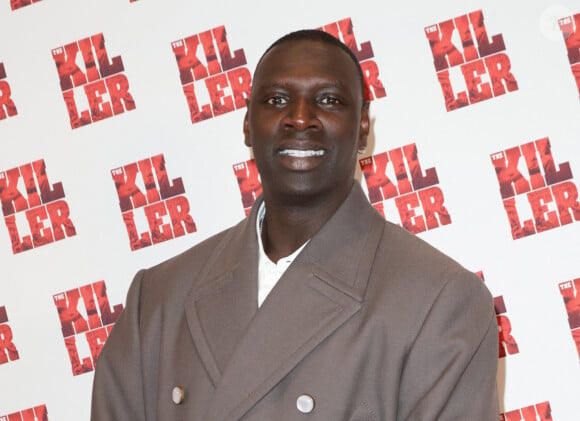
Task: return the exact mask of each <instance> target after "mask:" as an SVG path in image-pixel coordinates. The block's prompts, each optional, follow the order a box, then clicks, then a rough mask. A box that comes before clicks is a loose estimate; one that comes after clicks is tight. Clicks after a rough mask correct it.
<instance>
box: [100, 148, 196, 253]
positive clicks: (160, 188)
mask: <svg viewBox="0 0 580 421" xmlns="http://www.w3.org/2000/svg"><path fill="white" fill-rule="evenodd" d="M111 175H112V176H113V180H114V182H115V187H116V188H117V195H118V196H119V206H120V207H121V212H122V213H123V221H124V222H125V227H126V228H127V234H128V235H129V241H130V245H131V250H138V249H141V248H143V247H148V246H150V245H152V244H158V243H161V242H163V241H167V240H170V239H172V238H176V237H181V236H182V235H185V233H188V234H191V233H194V232H195V231H196V230H197V228H196V226H195V222H194V221H193V218H192V217H191V215H190V206H189V201H188V200H187V197H185V195H184V194H185V188H184V187H183V181H182V179H181V177H179V178H175V179H173V180H169V176H168V175H167V169H166V167H165V158H164V157H163V154H160V155H155V156H152V157H151V158H147V159H142V160H141V161H138V162H133V163H131V164H127V165H124V166H122V167H119V168H115V169H114V170H112V171H111ZM140 208H141V209H140Z"/></svg>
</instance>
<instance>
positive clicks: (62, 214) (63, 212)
mask: <svg viewBox="0 0 580 421" xmlns="http://www.w3.org/2000/svg"><path fill="white" fill-rule="evenodd" d="M22 187H24V188H25V192H26V194H25V195H23V194H22V193H21V191H20V190H19V189H21V188H22ZM39 191H40V194H39ZM64 197H65V196H64V189H63V187H62V183H56V184H53V185H51V184H50V182H49V181H48V177H47V175H46V165H45V163H44V159H40V160H38V161H34V162H31V163H30V164H25V165H21V166H20V167H17V168H12V169H11V170H8V171H4V172H0V200H1V201H2V212H3V213H4V222H5V223H6V227H7V228H8V233H9V234H10V240H11V241H12V252H13V253H14V254H16V253H20V252H22V251H26V250H30V249H32V248H35V247H39V246H43V245H45V244H50V243H52V242H54V241H58V240H62V239H64V238H66V237H72V236H74V235H76V230H75V227H74V225H73V223H72V221H71V219H70V217H69V214H70V210H69V207H68V204H67V202H66V201H64V200H63V199H64ZM22 216H24V218H22ZM45 223H46V225H45ZM24 226H25V227H28V229H29V230H30V234H29V235H25V236H23V237H22V238H21V236H20V233H19V229H21V228H22V227H24Z"/></svg>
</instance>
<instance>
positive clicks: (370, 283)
mask: <svg viewBox="0 0 580 421" xmlns="http://www.w3.org/2000/svg"><path fill="white" fill-rule="evenodd" d="M260 201H261V198H260V199H259V200H258V201H257V202H256V203H255V204H254V207H253V209H252V211H251V213H250V215H249V217H248V218H246V219H244V220H243V221H242V222H240V223H239V224H238V225H236V226H234V227H232V228H230V229H228V230H225V231H223V232H221V233H219V234H217V235H215V236H213V237H211V238H209V239H208V240H206V241H204V242H202V243H200V244H198V245H196V246H195V247H193V248H191V249H190V250H188V251H185V252H184V253H182V254H180V255H178V256H176V257H174V258H172V259H170V260H168V261H166V262H164V263H161V264H159V265H157V266H154V267H152V268H150V269H147V270H143V271H140V272H139V273H138V274H137V275H136V276H135V279H134V280H133V283H132V284H131V287H130V289H129V292H128V295H127V302H126V307H125V309H124V311H123V312H122V314H121V316H120V317H119V319H118V321H117V322H116V325H115V327H114V328H113V330H112V331H111V334H110V336H109V338H108V340H107V342H106V344H105V346H104V347H103V350H102V352H101V354H100V357H99V360H98V362H97V367H96V373H95V379H94V386H93V401H92V410H91V411H92V413H91V420H92V421H140V420H143V421H173V420H187V421H197V420H200V421H226V420H256V421H261V420H264V421H266V420H268V421H280V420H282V421H283V420H319V421H342V420H351V421H355V420H356V421H362V420H374V421H391V420H392V421H398V420H401V421H402V420H417V421H419V420H421V421H427V420H433V421H434V420H469V421H479V420H481V421H495V420H497V419H498V400H497V392H496V369H497V360H498V343H497V341H498V332H497V323H496V319H495V314H494V309H493V300H492V297H491V295H490V293H489V292H488V291H487V289H486V288H485V286H484V285H483V283H482V282H481V280H480V279H479V278H478V277H477V276H475V275H474V274H472V273H470V272H468V271H466V270H465V269H464V268H462V267H461V266H460V265H459V264H457V263H456V262H454V261H453V260H451V259H450V258H449V257H446V256H445V255H443V254H442V253H440V252H439V251H437V250H435V249H434V248H433V247H431V246H429V245H428V244H427V243H425V242H424V241H422V240H421V239H419V238H417V237H416V236H414V235H411V234H409V233H408V232H406V231H405V230H403V229H402V228H399V227H397V226H395V225H393V224H391V223H389V222H386V221H385V220H384V219H383V218H382V217H381V216H380V215H379V214H378V213H377V212H376V211H375V210H374V209H373V208H372V206H371V205H370V204H369V203H368V200H367V199H366V197H365V195H364V193H363V191H362V189H361V187H360V185H359V184H358V182H355V183H354V186H353V189H352V191H351V193H350V194H349V196H348V198H347V199H346V200H345V202H344V203H343V204H342V205H341V207H340V208H339V209H338V210H337V212H336V213H335V214H334V215H333V216H332V217H331V219H330V220H329V221H328V222H327V223H326V224H325V225H324V226H323V227H322V228H321V230H320V231H319V232H318V233H317V234H316V235H315V236H314V237H313V238H312V239H311V241H310V242H309V243H308V245H307V246H306V247H305V248H304V249H303V250H302V252H301V253H300V254H299V255H298V256H297V258H296V260H295V261H294V262H293V263H292V264H291V265H290V267H289V268H288V270H287V271H286V272H285V273H284V275H283V276H282V278H280V280H279V282H278V284H277V285H276V286H275V287H274V289H273V290H272V292H271V293H270V295H269V296H268V297H267V299H266V300H265V302H264V303H263V305H262V306H261V307H260V308H259V309H258V307H257V295H258V294H257V277H258V273H257V271H258V268H257V262H258V250H257V246H258V243H257V237H256V214H257V208H258V205H259V202H260ZM175 387H180V388H181V390H183V402H182V403H180V404H176V403H174V401H173V400H172V391H173V389H174V388H175ZM300 396H303V397H304V396H307V398H308V399H309V402H310V403H311V404H314V406H313V408H308V409H310V412H307V413H305V412H301V411H300V410H299V409H298V408H297V399H299V397H300ZM303 411H304V409H303Z"/></svg>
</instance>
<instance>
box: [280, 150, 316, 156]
mask: <svg viewBox="0 0 580 421" xmlns="http://www.w3.org/2000/svg"><path fill="white" fill-rule="evenodd" d="M278 154H279V155H282V156H291V157H293V158H311V157H315V156H323V155H324V150H323V149H317V150H312V149H308V150H302V149H282V150H280V151H279V152H278Z"/></svg>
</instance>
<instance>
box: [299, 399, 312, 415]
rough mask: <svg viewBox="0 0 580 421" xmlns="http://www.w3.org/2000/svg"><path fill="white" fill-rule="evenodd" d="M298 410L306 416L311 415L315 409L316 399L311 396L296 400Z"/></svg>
mask: <svg viewBox="0 0 580 421" xmlns="http://www.w3.org/2000/svg"><path fill="white" fill-rule="evenodd" d="M296 408H298V410H299V411H300V412H302V413H304V414H309V413H311V412H312V410H313V409H314V398H313V397H312V396H310V395H300V396H298V399H296Z"/></svg>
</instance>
